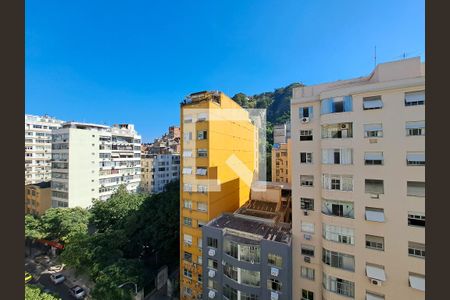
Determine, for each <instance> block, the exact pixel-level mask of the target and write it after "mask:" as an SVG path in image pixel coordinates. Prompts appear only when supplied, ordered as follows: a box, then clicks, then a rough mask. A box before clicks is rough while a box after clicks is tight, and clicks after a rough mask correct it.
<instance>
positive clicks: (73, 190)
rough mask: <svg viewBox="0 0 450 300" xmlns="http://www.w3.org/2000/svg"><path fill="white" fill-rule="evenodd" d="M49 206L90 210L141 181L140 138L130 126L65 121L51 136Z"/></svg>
mask: <svg viewBox="0 0 450 300" xmlns="http://www.w3.org/2000/svg"><path fill="white" fill-rule="evenodd" d="M52 151H53V152H52V207H75V206H80V207H89V206H90V205H91V204H92V200H93V199H100V200H107V199H108V198H109V197H110V196H111V195H112V194H113V193H114V191H115V190H116V189H117V188H118V187H119V186H120V185H121V184H125V185H126V187H127V190H128V191H130V192H136V190H137V188H138V186H139V183H140V180H141V153H140V152H141V137H140V136H139V135H138V133H137V132H136V131H135V130H134V126H133V125H132V124H119V125H113V126H112V127H109V126H103V125H96V124H87V123H78V122H68V123H64V124H63V125H62V128H60V129H57V130H54V131H53V136H52Z"/></svg>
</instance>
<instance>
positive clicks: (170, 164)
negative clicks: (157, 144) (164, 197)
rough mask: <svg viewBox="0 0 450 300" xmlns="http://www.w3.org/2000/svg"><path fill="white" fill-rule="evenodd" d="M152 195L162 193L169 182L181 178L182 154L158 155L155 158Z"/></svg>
mask: <svg viewBox="0 0 450 300" xmlns="http://www.w3.org/2000/svg"><path fill="white" fill-rule="evenodd" d="M152 169H153V174H152V175H153V178H152V182H151V183H150V184H151V186H152V189H151V192H152V193H161V192H162V191H164V187H165V186H166V184H168V183H169V182H172V181H175V180H178V179H179V178H180V154H178V153H174V154H157V155H155V156H154V158H153V168H152Z"/></svg>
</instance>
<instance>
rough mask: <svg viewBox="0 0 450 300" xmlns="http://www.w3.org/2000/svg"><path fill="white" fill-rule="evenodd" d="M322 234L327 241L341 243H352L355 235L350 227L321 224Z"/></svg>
mask: <svg viewBox="0 0 450 300" xmlns="http://www.w3.org/2000/svg"><path fill="white" fill-rule="evenodd" d="M322 236H323V238H324V239H326V240H327V241H333V242H336V243H341V244H348V245H354V244H355V237H354V230H353V229H352V228H347V227H341V226H335V225H329V224H325V223H324V224H323V225H322Z"/></svg>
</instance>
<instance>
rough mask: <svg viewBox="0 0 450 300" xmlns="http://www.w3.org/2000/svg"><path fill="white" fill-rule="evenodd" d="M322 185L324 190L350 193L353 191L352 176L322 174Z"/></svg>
mask: <svg viewBox="0 0 450 300" xmlns="http://www.w3.org/2000/svg"><path fill="white" fill-rule="evenodd" d="M322 185H323V188H324V189H325V190H337V191H344V192H351V191H353V176H351V175H331V174H323V175H322Z"/></svg>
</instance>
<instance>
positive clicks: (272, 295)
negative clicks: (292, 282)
mask: <svg viewBox="0 0 450 300" xmlns="http://www.w3.org/2000/svg"><path fill="white" fill-rule="evenodd" d="M270 300H278V293H277V292H270Z"/></svg>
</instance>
